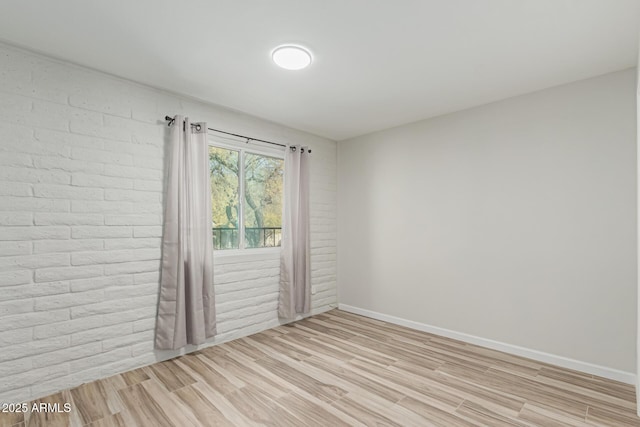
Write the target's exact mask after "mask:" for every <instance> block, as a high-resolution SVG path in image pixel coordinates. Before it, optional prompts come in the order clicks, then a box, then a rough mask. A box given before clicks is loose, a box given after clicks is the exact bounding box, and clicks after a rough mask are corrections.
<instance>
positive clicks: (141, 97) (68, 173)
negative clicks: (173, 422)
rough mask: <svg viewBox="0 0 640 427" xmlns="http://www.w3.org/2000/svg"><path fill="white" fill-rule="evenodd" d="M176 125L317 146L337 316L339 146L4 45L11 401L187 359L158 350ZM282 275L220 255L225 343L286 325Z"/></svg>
mask: <svg viewBox="0 0 640 427" xmlns="http://www.w3.org/2000/svg"><path fill="white" fill-rule="evenodd" d="M167 114H169V115H173V114H185V115H188V116H190V117H191V119H192V120H197V121H201V120H202V121H207V122H209V123H211V124H212V125H217V127H222V128H225V129H229V130H233V131H236V132H239V133H244V134H247V135H255V136H256V137H260V138H264V139H271V140H277V141H281V142H283V143H291V144H293V143H301V144H306V145H309V146H311V147H312V148H313V154H312V156H313V157H312V158H313V163H312V177H311V191H312V193H311V194H312V195H311V205H312V214H311V220H312V223H311V236H312V256H311V258H312V268H313V271H312V289H313V292H314V295H313V311H314V312H321V311H325V310H327V309H330V308H331V307H335V305H336V144H335V142H332V141H328V140H325V139H322V138H318V137H314V136H312V135H309V134H305V133H303V132H299V131H295V130H292V129H288V128H284V127H282V126H279V125H276V124H273V123H269V122H265V121H262V120H259V119H256V118H253V117H250V116H247V115H243V114H239V113H237V112H232V111H229V110H226V109H223V108H219V107H214V106H209V105H204V104H202V103H199V102H196V101H194V100H191V99H188V98H184V97H179V96H176V95H174V94H171V93H168V92H163V91H159V90H155V89H151V88H148V87H145V86H142V85H139V84H135V83H131V82H127V81H124V80H119V79H116V78H113V77H109V76H107V75H104V74H101V73H97V72H95V71H89V70H86V69H83V68H80V67H76V66H72V65H69V64H65V63H62V62H59V61H56V60H52V59H48V58H45V57H42V56H39V55H35V54H31V53H29V52H25V51H22V50H19V49H14V48H12V47H10V46H6V45H0V376H1V377H2V378H3V381H1V382H0V383H1V384H0V402H15V401H24V400H27V399H32V398H36V397H39V396H43V395H46V394H49V393H53V392H55V391H58V390H61V389H65V388H68V387H72V386H76V385H78V384H81V383H83V382H87V381H91V380H94V379H97V378H101V377H105V376H108V375H113V374H115V373H118V372H123V371H126V370H130V369H133V368H136V367H138V366H141V365H146V364H149V363H153V362H155V361H157V360H161V359H164V358H169V357H173V356H176V355H177V354H179V353H178V352H167V351H163V352H156V351H154V349H153V329H154V327H155V318H154V316H155V311H156V304H157V295H158V287H159V284H158V281H159V277H160V275H159V268H160V236H161V234H162V215H163V204H162V196H163V194H162V192H163V188H164V183H163V174H164V172H163V170H164V162H165V158H164V153H165V144H166V139H167V127H166V124H165V122H164V120H163V118H164V116H165V115H167ZM278 274H279V260H278V253H277V252H276V253H271V254H268V255H267V256H263V257H261V256H256V255H255V254H254V255H251V256H249V257H244V258H237V257H229V256H222V257H219V256H216V260H215V271H214V275H215V293H216V298H217V300H216V305H217V312H218V331H219V334H218V336H217V337H216V339H215V340H212V342H211V343H216V342H223V341H226V340H230V339H233V338H237V337H241V336H245V335H249V334H252V333H255V332H259V331H261V330H264V329H266V328H269V327H272V326H275V325H277V324H279V320H278V317H277V312H276V307H277V291H278ZM192 350H194V348H189V349H187V350H186V351H192Z"/></svg>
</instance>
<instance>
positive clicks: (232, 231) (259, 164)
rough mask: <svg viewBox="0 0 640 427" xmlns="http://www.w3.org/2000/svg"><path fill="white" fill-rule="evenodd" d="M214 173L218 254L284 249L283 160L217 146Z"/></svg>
mask: <svg viewBox="0 0 640 427" xmlns="http://www.w3.org/2000/svg"><path fill="white" fill-rule="evenodd" d="M209 169H210V172H211V208H212V219H213V224H212V229H213V242H214V250H224V249H253V248H266V247H276V246H280V240H281V237H282V232H281V229H282V228H281V227H282V188H283V174H284V159H282V158H281V157H277V155H275V154H267V153H262V152H259V151H258V150H256V151H254V150H251V149H244V148H235V147H233V146H228V145H226V144H220V145H218V144H216V143H213V144H211V145H210V146H209ZM241 177H242V178H243V179H241ZM240 201H242V203H240Z"/></svg>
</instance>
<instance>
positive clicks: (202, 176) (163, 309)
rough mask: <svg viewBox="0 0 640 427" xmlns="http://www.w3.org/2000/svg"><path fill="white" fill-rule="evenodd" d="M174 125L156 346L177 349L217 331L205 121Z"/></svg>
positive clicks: (180, 121)
mask: <svg viewBox="0 0 640 427" xmlns="http://www.w3.org/2000/svg"><path fill="white" fill-rule="evenodd" d="M198 125H199V126H195V125H194V126H192V125H191V123H190V122H189V119H188V118H184V117H182V116H176V117H175V120H174V122H173V124H172V125H171V128H170V132H171V139H170V149H169V154H168V162H167V163H168V177H167V180H168V181H167V191H166V195H165V214H164V234H163V237H162V276H161V279H160V300H159V304H158V318H157V322H156V339H155V345H156V348H157V349H161V350H175V349H178V348H180V347H184V346H185V345H187V344H200V343H202V342H204V341H205V340H206V339H207V338H210V337H213V336H214V335H215V333H216V322H215V305H214V294H213V239H212V234H211V191H210V185H211V183H210V178H209V149H208V143H207V125H206V124H205V123H198Z"/></svg>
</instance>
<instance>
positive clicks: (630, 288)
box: [338, 70, 636, 379]
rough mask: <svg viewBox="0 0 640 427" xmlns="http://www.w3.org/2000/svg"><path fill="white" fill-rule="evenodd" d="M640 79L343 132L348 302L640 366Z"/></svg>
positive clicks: (341, 237)
mask: <svg viewBox="0 0 640 427" xmlns="http://www.w3.org/2000/svg"><path fill="white" fill-rule="evenodd" d="M635 78H636V77H635V70H627V71H622V72H617V73H613V74H608V75H605V76H601V77H598V78H593V79H589V80H584V81H580V82H576V83H572V84H568V85H564V86H560V87H556V88H552V89H549V90H544V91H541V92H537V93H532V94H528V95H524V96H519V97H516V98H512V99H508V100H505V101H501V102H496V103H493V104H489V105H486V106H482V107H478V108H473V109H470V110H466V111H462V112H458V113H454V114H451V115H447V116H442V117H439V118H435V119H431V120H426V121H421V122H418V123H414V124H409V125H405V126H401V127H398V128H394V129H390V130H386V131H382V132H377V133H374V134H371V135H367V136H363V137H359V138H355V139H352V140H348V141H345V142H340V143H339V144H338V182H339V183H340V185H339V191H338V208H339V214H338V242H339V243H338V244H339V251H338V277H339V300H340V305H341V306H342V305H343V304H345V305H349V306H353V307H357V308H360V309H365V310H370V311H373V312H376V313H381V314H384V315H390V316H396V317H399V318H402V319H407V320H410V321H414V322H418V323H421V324H426V325H432V326H436V327H440V328H445V329H448V330H450V331H456V332H461V333H466V334H470V335H473V336H476V337H481V338H484V339H490V340H495V341H499V342H502V343H507V344H510V345H515V346H520V347H525V348H527V349H532V350H536V351H539V352H545V353H550V354H551V355H557V356H562V357H565V358H570V359H575V360H577V361H580V362H586V363H590V364H595V365H599V366H603V367H605V368H611V369H614V370H620V371H624V372H626V373H629V375H630V378H631V379H633V373H634V372H635V370H636V366H635V365H636V360H635V352H636V349H635V347H636V163H635V158H636V152H635V138H636V137H635V134H636V127H635V120H636V111H635V98H634V96H635V87H636V86H635Z"/></svg>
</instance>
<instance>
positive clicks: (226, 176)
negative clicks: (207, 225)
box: [209, 147, 240, 249]
mask: <svg viewBox="0 0 640 427" xmlns="http://www.w3.org/2000/svg"><path fill="white" fill-rule="evenodd" d="M239 159H240V153H239V152H238V151H233V150H227V149H224V148H218V147H209V170H210V171H211V213H212V219H213V224H212V227H213V247H214V249H238V247H239V245H238V244H239V241H240V239H239V230H238V229H239V227H240V224H239V223H238V212H239V198H240V197H239V192H240V190H239V182H240V180H239V170H240V168H239V164H240V163H239Z"/></svg>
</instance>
